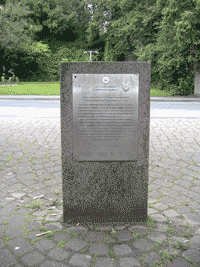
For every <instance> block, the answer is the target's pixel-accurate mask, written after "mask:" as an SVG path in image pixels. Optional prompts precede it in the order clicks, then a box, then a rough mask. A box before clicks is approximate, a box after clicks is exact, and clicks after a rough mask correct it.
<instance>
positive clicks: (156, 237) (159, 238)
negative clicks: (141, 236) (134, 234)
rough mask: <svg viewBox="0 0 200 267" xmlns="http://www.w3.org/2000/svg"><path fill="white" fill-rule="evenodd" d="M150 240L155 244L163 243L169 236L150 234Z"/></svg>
mask: <svg viewBox="0 0 200 267" xmlns="http://www.w3.org/2000/svg"><path fill="white" fill-rule="evenodd" d="M146 237H147V238H148V239H150V240H152V241H154V242H156V243H157V242H160V243H162V242H163V241H164V240H166V239H167V236H166V235H163V234H161V233H156V232H153V233H150V234H149V235H147V236H146Z"/></svg>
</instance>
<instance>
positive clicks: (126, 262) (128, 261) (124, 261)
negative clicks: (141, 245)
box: [119, 257, 141, 267]
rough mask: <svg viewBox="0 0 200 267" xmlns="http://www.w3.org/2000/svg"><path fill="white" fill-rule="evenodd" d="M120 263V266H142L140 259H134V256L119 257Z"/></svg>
mask: <svg viewBox="0 0 200 267" xmlns="http://www.w3.org/2000/svg"><path fill="white" fill-rule="evenodd" d="M119 265H120V267H132V266H134V267H137V266H141V265H140V263H139V261H138V260H137V259H134V258H131V257H130V258H128V257H126V258H121V259H119Z"/></svg>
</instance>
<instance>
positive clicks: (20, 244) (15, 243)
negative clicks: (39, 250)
mask: <svg viewBox="0 0 200 267" xmlns="http://www.w3.org/2000/svg"><path fill="white" fill-rule="evenodd" d="M7 245H8V247H9V248H10V249H11V250H12V252H13V253H14V254H16V255H23V254H24V253H27V252H30V251H31V250H33V247H32V245H30V244H29V242H28V241H27V240H26V239H25V238H22V237H17V238H14V239H10V240H8V241H7Z"/></svg>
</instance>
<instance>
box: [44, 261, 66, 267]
mask: <svg viewBox="0 0 200 267" xmlns="http://www.w3.org/2000/svg"><path fill="white" fill-rule="evenodd" d="M40 267H70V266H69V265H66V264H64V263H60V262H55V261H50V260H46V261H45V262H43V263H42V264H40Z"/></svg>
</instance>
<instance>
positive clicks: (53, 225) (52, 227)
mask: <svg viewBox="0 0 200 267" xmlns="http://www.w3.org/2000/svg"><path fill="white" fill-rule="evenodd" d="M46 227H47V230H48V231H50V230H53V231H56V230H62V228H63V227H62V225H61V224H60V223H49V224H46Z"/></svg>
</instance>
